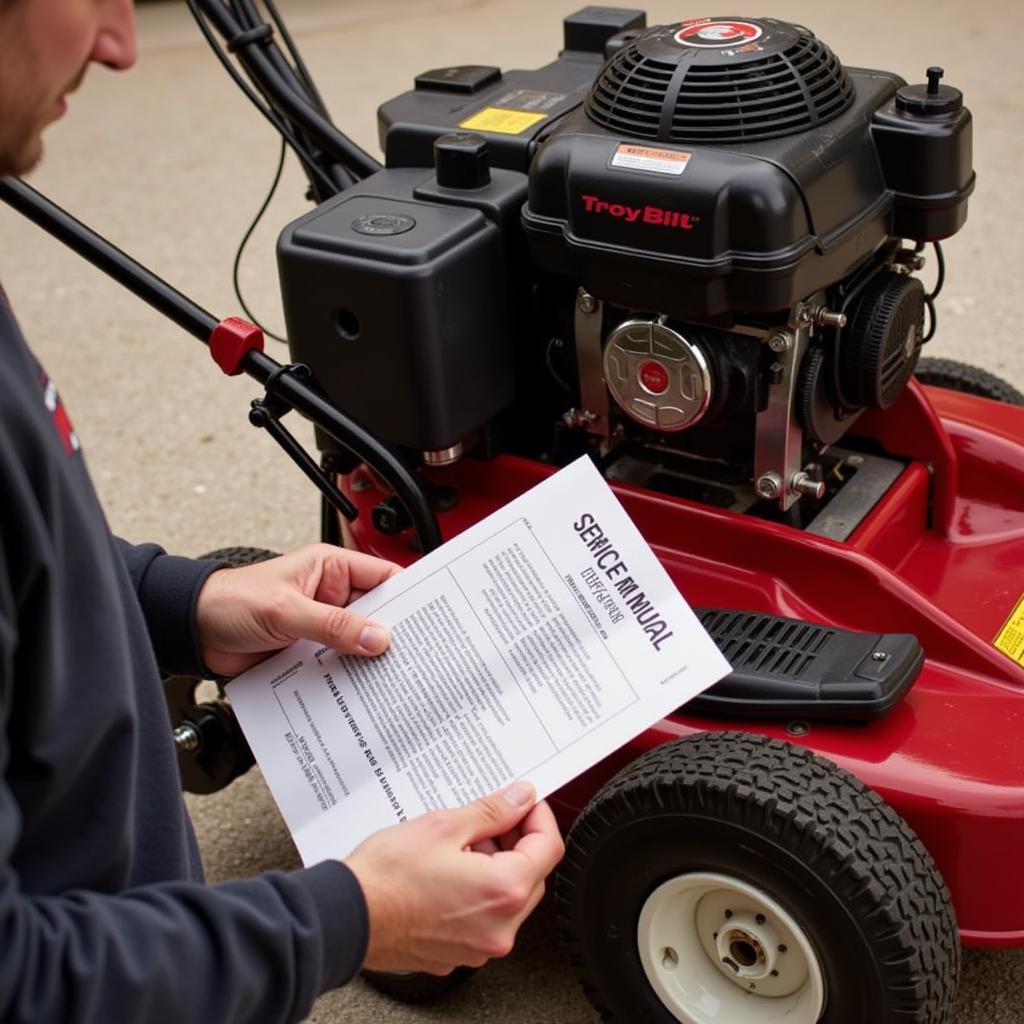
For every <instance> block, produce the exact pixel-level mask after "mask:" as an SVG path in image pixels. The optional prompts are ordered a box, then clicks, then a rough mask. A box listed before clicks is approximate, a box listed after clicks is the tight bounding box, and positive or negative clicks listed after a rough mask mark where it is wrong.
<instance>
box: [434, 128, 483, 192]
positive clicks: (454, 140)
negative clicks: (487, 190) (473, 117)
mask: <svg viewBox="0 0 1024 1024" xmlns="http://www.w3.org/2000/svg"><path fill="white" fill-rule="evenodd" d="M434 167H435V169H436V171H437V183H438V185H440V186H441V188H483V186H484V185H487V184H489V183H490V180H491V160H490V156H489V155H488V153H487V140H486V139H485V138H484V137H483V136H482V135H475V134H473V133H472V132H452V133H451V134H449V135H442V136H441V137H440V138H439V139H438V140H437V141H436V142H435V143H434Z"/></svg>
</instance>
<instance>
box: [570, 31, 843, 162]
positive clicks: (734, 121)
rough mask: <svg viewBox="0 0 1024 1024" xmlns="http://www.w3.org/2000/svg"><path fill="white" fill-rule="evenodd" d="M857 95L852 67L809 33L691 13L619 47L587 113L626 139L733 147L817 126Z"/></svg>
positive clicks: (590, 97) (596, 85) (588, 103)
mask: <svg viewBox="0 0 1024 1024" xmlns="http://www.w3.org/2000/svg"><path fill="white" fill-rule="evenodd" d="M853 100H854V87H853V83H852V81H851V79H850V77H849V76H848V75H847V73H846V70H845V69H844V68H843V66H842V65H841V64H840V63H839V59H838V58H837V57H836V55H835V54H834V53H833V52H832V51H831V50H830V49H829V48H828V47H827V46H826V45H825V44H824V43H823V42H821V40H819V39H817V38H816V37H815V35H814V33H812V32H810V31H809V30H808V29H806V28H803V27H802V26H800V25H792V24H790V23H788V22H784V21H779V20H777V19H775V18H751V19H746V18H744V19H737V18H695V19H692V20H689V21H684V22H682V23H676V24H674V25H661V26H658V27H656V28H652V29H650V30H649V31H647V32H645V33H643V34H642V35H640V36H639V37H637V38H636V39H634V40H633V41H632V42H630V43H629V44H628V45H626V46H624V47H623V48H622V49H621V50H619V52H618V53H616V54H615V55H614V56H613V57H612V58H611V60H609V61H608V63H607V64H605V66H604V68H603V69H602V70H601V73H600V74H599V75H598V77H597V79H596V81H595V82H594V85H593V86H592V88H591V90H590V92H589V94H588V95H587V99H586V103H585V110H586V112H587V115H588V117H589V118H590V119H591V120H592V121H594V122H596V123H597V124H599V125H602V126H604V127H605V128H609V129H611V130H612V131H614V132H617V133H621V134H624V135H631V136H634V137H639V138H646V139H657V140H659V141H661V142H683V143H696V142H706V143H736V142H752V141H755V140H759V139H772V138H779V137H782V136H786V135H793V134H795V133H797V132H802V131H807V130H809V129H813V128H816V127H817V126H818V125H821V124H824V123H825V122H826V121H830V120H831V119H832V118H834V117H837V116H838V115H839V114H841V113H843V111H845V110H847V109H848V108H849V107H850V105H851V104H852V103H853Z"/></svg>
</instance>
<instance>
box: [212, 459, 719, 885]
mask: <svg viewBox="0 0 1024 1024" xmlns="http://www.w3.org/2000/svg"><path fill="white" fill-rule="evenodd" d="M352 607H353V608H356V609H358V611H359V612H360V613H361V614H363V615H366V616H367V617H369V618H371V619H374V620H376V621H377V622H380V623H381V624H382V625H384V626H386V627H387V628H388V629H389V630H390V631H391V646H390V648H389V649H388V650H387V652H386V653H384V654H382V655H380V656H378V657H371V658H362V657H354V656H342V655H339V654H338V652H337V651H334V650H332V649H331V648H326V647H322V646H320V645H318V644H315V643H313V642H311V641H305V640H303V641H299V642H297V643H295V644H293V645H292V646H291V647H289V648H287V649H286V650H283V651H280V652H279V653H278V654H276V655H274V656H273V657H272V658H270V659H269V660H267V661H265V662H263V663H262V664H260V665H258V666H256V667H255V668H253V669H250V670H249V671H248V672H246V673H244V674H243V675H241V676H239V677H238V678H237V679H235V680H233V681H232V682H231V683H230V684H228V687H227V692H228V696H229V697H230V700H231V703H232V706H233V707H234V709H235V712H236V713H237V715H238V719H239V721H240V722H241V725H242V728H243V730H244V732H245V735H246V737H247V738H248V740H249V744H250V745H251V747H252V750H253V753H254V754H255V755H256V760H257V762H258V763H259V765H260V767H261V768H262V770H263V773H264V776H265V777H266V780H267V783H268V785H269V786H270V790H271V793H272V794H273V796H274V798H275V800H276V801H277V804H278V806H279V807H280V809H281V813H282V814H283V815H284V819H285V821H286V823H287V825H288V827H289V829H290V830H291V833H292V837H293V838H294V840H295V844H296V846H297V847H298V850H299V854H300V855H301V857H302V860H303V862H304V863H305V864H307V865H309V864H314V863H316V862H318V861H321V860H325V859H327V858H335V859H338V858H343V857H345V856H347V855H348V854H349V853H350V852H351V851H352V850H353V849H354V848H355V847H356V846H357V845H358V844H359V843H360V842H362V840H363V839H365V838H366V837H367V836H369V835H370V834H371V833H373V832H376V831H377V830H379V829H381V828H384V827H386V826H388V825H394V824H395V823H396V822H401V821H405V820H406V819H407V818H413V817H416V816H417V815H419V814H422V813H424V812H425V811H429V810H434V809H436V808H441V807H456V806H458V805H460V804H464V803H468V802H469V801H470V800H472V799H474V798H475V797H477V796H480V795H481V794H483V793H487V792H489V791H491V790H495V789H499V788H501V787H502V786H504V785H506V784H507V783H509V782H512V781H514V780H516V779H526V780H528V781H530V782H532V783H533V784H534V786H536V788H537V794H538V797H539V798H540V797H545V796H547V795H549V794H550V793H552V792H554V791H555V790H556V789H558V788H559V787H560V786H563V785H565V783H567V782H569V781H570V780H571V779H573V778H575V777H576V776H577V775H579V774H580V773H581V772H583V771H585V770H586V769H587V768H589V767H591V766H592V765H593V764H595V763H596V762H597V761H599V760H601V759H602V758H603V757H605V756H607V755H608V754H610V753H611V752H612V751H614V750H615V749H617V748H618V747H621V746H622V745H623V744H625V743H627V742H628V741H629V740H631V739H632V738H633V737H634V736H636V735H638V734H639V733H641V732H642V731H643V730H645V729H647V728H648V727H649V726H651V725H653V724H654V723H655V722H657V721H658V720H659V719H661V718H663V717H664V716H665V715H667V714H668V713H669V712H671V711H673V710H674V709H675V708H677V707H679V705H681V704H684V703H685V702H686V701H688V700H689V699H690V698H691V697H694V696H696V694H698V693H699V692H700V691H702V690H704V689H706V688H707V687H709V686H711V685H712V684H713V683H715V682H717V681H718V680H719V679H721V678H722V676H724V675H725V674H726V673H727V672H728V671H729V665H728V663H727V662H726V660H725V659H724V658H723V657H722V654H721V653H720V652H719V650H718V648H717V647H716V646H715V644H714V642H713V641H712V640H711V638H710V637H709V636H708V635H707V633H706V632H705V631H704V629H703V627H702V626H701V625H700V623H699V622H698V620H697V618H696V616H695V615H694V614H693V612H692V611H691V610H690V608H689V606H688V605H687V604H686V602H685V601H684V600H683V598H682V597H681V596H680V594H679V591H678V590H677V589H676V587H675V585H674V584H673V582H672V580H671V579H670V578H669V576H668V574H667V573H666V572H665V570H664V568H663V567H662V565H661V563H660V562H659V561H658V560H657V559H656V558H655V556H654V554H653V552H652V551H651V549H650V548H649V547H648V546H647V544H646V542H645V541H644V539H643V538H642V537H641V536H640V533H639V531H638V530H637V529H636V527H635V526H634V525H633V523H632V522H631V521H630V519H629V517H628V516H627V515H626V512H625V510H624V509H623V508H622V506H621V505H620V504H619V502H618V500H617V499H616V497H615V495H614V494H613V493H612V491H611V489H610V488H609V487H608V485H607V484H606V483H605V481H604V479H603V478H602V477H601V475H600V474H599V473H598V471H597V469H596V468H595V467H594V465H593V464H592V463H591V461H590V460H589V459H588V458H586V457H584V458H581V459H579V460H578V461H576V462H574V463H572V465H570V466H567V467H566V468H565V469H563V470H561V471H559V472H558V473H555V474H554V475H552V476H551V477H549V478H548V479H547V480H545V481H544V482H543V483H541V484H539V485H537V486H536V487H534V488H533V489H531V490H530V491H528V492H527V493H526V494H523V495H521V496H520V497H518V498H516V499H515V500H514V501H512V502H510V503H509V504H508V505H506V506H505V507H504V508H502V509H499V510H498V511H497V512H495V513H494V514H493V515H491V516H489V517H488V518H487V519H484V520H483V521H481V522H479V523H477V524H476V525H474V526H472V527H471V528H470V529H468V530H466V531H465V532H464V533H462V534H460V535H459V536H458V537H456V538H454V539H453V540H451V541H449V542H448V543H447V544H445V545H444V546H443V547H441V548H439V549H438V550H436V551H433V552H431V553H430V554H429V555H426V556H424V557H423V558H421V559H420V560H419V561H418V562H415V563H414V564H413V565H411V566H409V567H408V568H407V569H404V570H403V571H402V572H401V573H400V574H398V575H397V576H395V577H394V578H393V579H390V580H388V581H387V582H385V583H383V584H381V586H379V587H377V588H376V589H375V590H373V591H371V592H370V593H369V594H366V595H364V596H363V597H362V598H360V599H359V600H358V601H356V602H355V603H354V604H353V605H352Z"/></svg>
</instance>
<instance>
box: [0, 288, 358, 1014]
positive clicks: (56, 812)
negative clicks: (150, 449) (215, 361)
mask: <svg viewBox="0 0 1024 1024" xmlns="http://www.w3.org/2000/svg"><path fill="white" fill-rule="evenodd" d="M2 296H3V293H2V292H0V1021H2V1022H5V1024H6V1022H15V1021H17V1022H22V1021H24V1022H26V1024H27V1022H31V1024H48V1022H55V1024H56V1022H61V1024H73V1022H74V1024H77V1022H82V1024H85V1022H92V1021H97V1022H99V1021H102V1022H104V1024H109V1022H111V1021H131V1022H132V1024H149V1022H163V1021H167V1022H169V1024H188V1022H191V1021H195V1022H202V1024H218V1022H228V1021H252V1022H268V1024H269V1022H274V1024H277V1022H283V1021H289V1020H296V1019H299V1018H301V1017H302V1016H304V1015H305V1014H307V1013H308V1011H309V1008H310V1006H311V1004H312V1002H313V1000H314V999H315V998H316V997H317V996H318V995H319V994H320V993H321V992H323V991H325V990H327V989H329V988H332V987H335V986H337V985H339V984H342V983H344V982H345V981H347V980H348V979H349V978H351V977H352V976H353V974H354V973H355V972H356V971H357V970H358V968H359V965H360V963H361V962H362V958H363V956H364V953H365V947H366V940H367V921H366V906H365V902H364V900H363V896H362V893H361V891H360V889H359V885H358V883H357V882H356V880H355V878H354V876H353V875H352V874H351V872H350V871H349V870H348V869H347V868H346V867H345V866H344V865H342V864H341V863H334V862H332V863H324V864H320V865H318V866H316V867H313V868H310V869H307V870H303V871H293V872H287V873H284V872H277V873H273V872H272V873H267V874H264V875H261V876H259V877H257V878H250V879H245V880H242V881H237V882H230V883H226V884H222V885H217V886H206V885H204V884H203V883H202V869H201V866H200V863H199V857H198V852H197V849H196V844H195V839H194V837H193V834H192V830H191V827H190V825H189V822H188V819H187V816H186V812H185V808H184V804H183V801H182V799H181V792H180V787H179V781H178V773H177V765H176V763H175V755H174V751H173V749H172V746H171V741H170V727H169V722H168V716H167V712H166V709H165V706H164V701H163V695H162V693H161V685H160V671H159V669H158V667H157V666H158V664H159V666H160V668H161V669H163V670H164V671H165V672H172V671H180V672H189V671H192V672H196V671H199V670H200V665H199V654H198V651H197V649H196V640H195V634H194V629H193V613H194V604H195V599H196V596H197V594H198V592H199V588H200V587H201V585H202V583H203V581H204V580H205V578H206V576H207V575H208V574H209V572H210V571H212V569H213V568H214V567H215V566H214V565H213V564H211V563H203V562H195V561H192V560H189V559H182V558H173V557H171V556H169V555H166V554H164V552H163V551H162V550H161V549H160V548H158V547H156V546H155V545H142V546H138V547H133V546H131V545H128V544H125V543H123V542H120V541H115V540H114V538H112V537H111V535H110V532H109V530H108V528H107V524H106V521H105V519H104V516H103V513H102V511H101V509H100V507H99V504H98V502H97V499H96V495H95V493H94V491H93V488H92V484H91V483H90V480H89V476H88V472H87V470H86V467H85V463H84V460H83V457H82V452H81V450H80V447H79V442H78V439H77V437H76V435H75V433H74V430H73V428H72V426H71V422H70V420H69V418H68V416H67V414H66V412H65V410H64V407H63V405H62V403H61V402H60V400H59V398H58V396H57V393H56V390H55V389H54V388H53V386H52V385H51V383H50V381H49V380H48V378H47V377H46V375H45V373H44V372H43V370H42V369H41V368H40V366H39V364H38V363H37V362H36V360H35V359H34V358H33V357H32V355H31V354H30V352H29V351H28V349H27V347H26V346H25V343H24V341H23V340H22V338H21V335H20V333H19V332H18V329H17V327H16V325H15V323H14V321H13V318H12V317H11V316H10V314H9V311H8V310H7V308H6V302H5V300H4V299H3V297H2Z"/></svg>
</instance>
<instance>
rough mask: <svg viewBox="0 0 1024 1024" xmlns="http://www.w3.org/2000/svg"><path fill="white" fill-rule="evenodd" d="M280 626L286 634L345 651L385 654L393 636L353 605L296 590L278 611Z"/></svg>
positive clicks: (346, 652) (280, 629)
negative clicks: (329, 600)
mask: <svg viewBox="0 0 1024 1024" xmlns="http://www.w3.org/2000/svg"><path fill="white" fill-rule="evenodd" d="M277 615H278V620H279V621H278V622H277V623H276V627H277V629H278V630H279V631H280V632H281V633H283V634H284V635H286V636H295V637H304V638H306V639H307V640H315V641H316V642H317V643H320V644H324V645H326V646H327V647H333V648H334V649H335V650H337V651H340V652H341V653H342V654H363V655H367V654H371V655H372V654H381V653H382V652H383V651H385V650H387V647H388V644H390V642H391V637H390V635H389V634H388V631H387V630H386V629H385V628H384V627H383V626H381V625H380V624H379V623H376V622H372V621H371V620H370V619H367V618H366V617H365V616H363V615H359V614H358V613H357V612H354V611H352V609H351V608H339V607H337V606H335V605H333V604H324V603H323V602H320V601H316V600H313V599H311V598H308V597H303V596H302V595H301V594H295V595H294V596H293V597H292V598H291V599H290V600H289V601H287V602H286V603H285V604H283V605H282V606H281V607H280V608H279V609H278V611H277Z"/></svg>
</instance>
